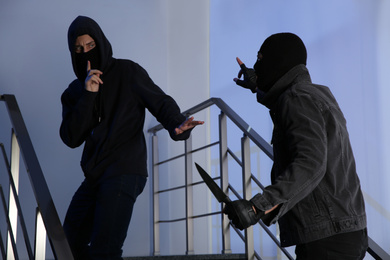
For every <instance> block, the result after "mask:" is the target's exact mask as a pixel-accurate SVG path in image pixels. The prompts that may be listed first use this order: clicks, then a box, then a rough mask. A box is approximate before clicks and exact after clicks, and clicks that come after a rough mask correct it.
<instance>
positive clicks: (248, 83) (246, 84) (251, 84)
mask: <svg viewBox="0 0 390 260" xmlns="http://www.w3.org/2000/svg"><path fill="white" fill-rule="evenodd" d="M236 60H237V63H238V65H240V68H241V69H240V71H239V72H238V77H237V78H234V79H233V80H234V82H236V84H237V85H239V86H241V87H243V88H247V89H250V90H251V91H252V93H255V92H256V89H257V86H256V74H255V70H254V69H249V68H247V67H246V66H245V64H244V63H243V62H242V61H241V60H240V58H238V57H237V58H236ZM242 75H244V80H241V79H240V78H241V76H242Z"/></svg>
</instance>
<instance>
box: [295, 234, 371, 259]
mask: <svg viewBox="0 0 390 260" xmlns="http://www.w3.org/2000/svg"><path fill="white" fill-rule="evenodd" d="M367 248H368V237H367V229H362V230H359V231H354V232H348V233H341V234H337V235H334V236H331V237H327V238H323V239H320V240H316V241H313V242H309V243H307V244H301V245H297V246H296V248H295V254H296V255H297V258H296V260H313V259H315V260H362V259H364V256H365V255H366V251H367Z"/></svg>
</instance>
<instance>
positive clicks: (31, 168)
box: [0, 95, 73, 260]
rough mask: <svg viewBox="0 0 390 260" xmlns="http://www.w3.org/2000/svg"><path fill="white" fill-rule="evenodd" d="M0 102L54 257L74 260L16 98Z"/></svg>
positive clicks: (11, 96)
mask: <svg viewBox="0 0 390 260" xmlns="http://www.w3.org/2000/svg"><path fill="white" fill-rule="evenodd" d="M0 101H4V102H5V104H6V107H7V110H8V114H9V118H10V121H11V124H12V129H13V131H14V133H15V137H16V139H17V144H18V146H19V147H20V152H21V155H22V158H23V160H24V164H25V168H26V170H27V174H28V175H29V180H30V184H31V187H32V190H33V192H34V195H35V199H36V202H37V207H38V211H39V212H40V215H41V217H42V220H43V223H44V226H45V229H46V232H47V236H48V239H49V241H50V245H51V248H52V252H53V255H54V257H55V259H59V260H72V259H73V255H72V253H71V250H70V247H69V244H68V241H67V239H66V236H65V233H64V230H63V228H62V224H61V221H60V219H59V217H58V213H57V210H56V208H55V206H54V202H53V199H52V196H51V194H50V191H49V188H48V186H47V183H46V180H45V178H44V175H43V172H42V169H41V167H40V164H39V161H38V158H37V156H36V153H35V150H34V148H33V145H32V142H31V139H30V136H29V134H28V131H27V128H26V125H25V123H24V120H23V117H22V114H21V112H20V109H19V106H18V104H17V101H16V98H15V96H14V95H1V96H0ZM7 167H9V166H7ZM11 183H12V180H11ZM18 214H19V218H20V217H21V211H20V210H18ZM22 222H23V221H22ZM28 247H29V246H28ZM29 251H31V250H29ZM31 254H32V253H31V252H30V253H29V255H30V259H31Z"/></svg>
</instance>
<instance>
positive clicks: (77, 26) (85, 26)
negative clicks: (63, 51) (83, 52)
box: [68, 16, 112, 78]
mask: <svg viewBox="0 0 390 260" xmlns="http://www.w3.org/2000/svg"><path fill="white" fill-rule="evenodd" d="M84 34H88V35H89V36H91V37H92V38H93V39H94V40H95V43H96V48H98V50H99V53H100V61H101V64H100V67H99V70H100V71H102V72H103V73H104V71H105V69H106V68H107V67H108V64H109V62H110V60H111V59H112V48H111V44H110V42H109V41H108V40H107V38H106V36H105V35H104V33H103V31H102V29H101V28H100V26H99V25H98V24H97V23H96V22H95V21H94V20H93V19H91V18H89V17H86V16H78V17H77V18H76V19H75V20H74V21H73V22H72V23H71V25H70V26H69V30H68V47H69V51H70V53H71V57H72V66H73V71H74V73H75V75H76V76H77V78H80V77H79V76H80V75H77V68H76V63H75V51H74V45H75V42H76V39H77V37H79V36H81V35H84Z"/></svg>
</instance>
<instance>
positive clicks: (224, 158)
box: [219, 112, 232, 254]
mask: <svg viewBox="0 0 390 260" xmlns="http://www.w3.org/2000/svg"><path fill="white" fill-rule="evenodd" d="M219 158H220V171H221V172H220V175H221V189H222V190H223V192H224V193H225V194H229V176H228V145H227V118H226V114H225V113H223V112H221V113H220V114H219ZM223 207H224V205H223V204H221V211H222V209H223ZM221 226H222V254H231V253H232V249H231V243H230V228H229V219H228V217H227V216H226V215H225V214H221Z"/></svg>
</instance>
